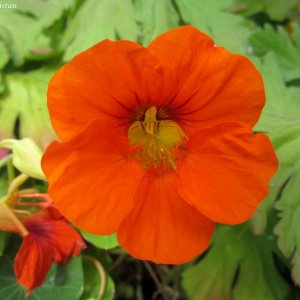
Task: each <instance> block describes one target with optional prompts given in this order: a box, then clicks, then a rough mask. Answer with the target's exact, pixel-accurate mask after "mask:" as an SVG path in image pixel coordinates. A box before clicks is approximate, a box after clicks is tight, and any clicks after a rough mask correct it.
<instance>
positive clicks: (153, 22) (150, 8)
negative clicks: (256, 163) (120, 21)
mask: <svg viewBox="0 0 300 300" xmlns="http://www.w3.org/2000/svg"><path fill="white" fill-rule="evenodd" d="M135 3H136V10H137V19H138V21H139V23H140V24H141V28H142V41H141V42H142V43H143V44H144V45H148V44H149V43H150V42H151V41H152V40H153V39H154V38H155V37H157V36H158V35H160V34H162V33H164V32H165V31H167V30H169V29H171V28H175V27H177V26H178V25H179V16H178V14H177V12H176V10H175V8H174V6H173V4H172V1H171V0H165V1H161V0H148V1H143V0H137V1H136V2H135Z"/></svg>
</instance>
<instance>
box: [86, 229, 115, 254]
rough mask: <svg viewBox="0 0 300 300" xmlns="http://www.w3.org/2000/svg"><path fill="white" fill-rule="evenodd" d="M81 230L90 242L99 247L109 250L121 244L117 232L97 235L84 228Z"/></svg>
mask: <svg viewBox="0 0 300 300" xmlns="http://www.w3.org/2000/svg"><path fill="white" fill-rule="evenodd" d="M80 232H81V234H82V236H83V237H84V238H85V239H86V240H87V241H88V242H90V243H91V244H93V245H94V246H96V247H98V248H102V249H105V250H109V249H112V248H115V247H118V246H119V243H118V240H117V236H116V234H115V233H113V234H111V235H96V234H92V233H89V232H86V231H83V230H81V231H80Z"/></svg>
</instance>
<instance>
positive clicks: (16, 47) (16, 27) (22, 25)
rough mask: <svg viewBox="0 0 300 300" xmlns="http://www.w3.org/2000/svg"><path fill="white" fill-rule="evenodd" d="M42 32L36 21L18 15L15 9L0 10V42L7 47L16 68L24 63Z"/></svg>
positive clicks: (39, 23) (39, 24)
mask: <svg viewBox="0 0 300 300" xmlns="http://www.w3.org/2000/svg"><path fill="white" fill-rule="evenodd" d="M42 30H43V28H42V24H41V22H39V21H38V20H36V19H34V18H32V17H30V16H27V15H24V14H20V13H18V11H17V10H16V9H0V40H3V41H4V43H5V44H6V45H7V46H8V49H9V52H10V54H11V58H12V60H13V62H14V64H15V65H16V66H20V65H22V64H23V63H24V60H25V57H26V56H27V55H28V54H29V53H30V51H31V49H33V48H34V45H35V42H36V39H37V37H38V35H39V34H40V33H41V32H42Z"/></svg>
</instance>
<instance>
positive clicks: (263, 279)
mask: <svg viewBox="0 0 300 300" xmlns="http://www.w3.org/2000/svg"><path fill="white" fill-rule="evenodd" d="M272 246H273V245H272V244H270V243H268V242H267V241H266V239H264V238H262V237H255V236H254V235H253V234H252V233H251V232H250V231H249V229H248V227H247V224H244V225H240V226H231V227H229V226H224V225H223V226H219V227H218V228H217V231H216V232H215V234H214V241H213V245H212V247H211V249H210V250H209V251H208V253H207V255H206V256H205V257H204V258H203V259H202V260H201V261H200V262H199V263H198V264H196V265H195V266H193V267H191V268H189V269H188V270H186V271H185V272H184V274H183V275H184V276H183V286H184V288H185V291H186V293H187V295H188V297H189V299H192V300H202V299H203V300H207V299H216V300H224V299H231V298H233V299H239V300H249V299H255V300H277V299H278V300H279V299H280V300H281V299H285V297H286V296H287V293H288V286H287V284H286V282H285V281H284V279H283V278H282V277H281V276H280V274H279V273H278V271H277V269H276V267H275V265H274V262H273V258H272V252H273V248H272ZM232 287H233V291H232ZM254 287H255V288H254Z"/></svg>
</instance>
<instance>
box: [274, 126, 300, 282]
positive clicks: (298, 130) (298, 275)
mask: <svg viewBox="0 0 300 300" xmlns="http://www.w3.org/2000/svg"><path fill="white" fill-rule="evenodd" d="M273 141H274V145H275V147H276V148H277V155H278V158H279V159H280V162H281V165H280V169H279V172H278V173H277V175H276V176H275V177H276V180H277V181H278V182H279V183H278V186H279V187H281V189H280V193H279V192H278V197H279V200H278V201H277V202H276V208H277V209H278V210H279V211H280V214H279V217H280V220H279V222H278V224H277V225H276V227H275V229H274V232H275V234H276V235H278V247H279V249H280V250H281V251H282V253H283V254H284V255H285V256H286V257H287V258H291V263H292V266H293V267H292V276H293V279H294V281H295V282H296V283H297V284H300V235H299V230H298V228H299V225H300V197H299V195H300V193H299V191H300V122H299V123H298V124H297V125H294V126H290V127H287V128H284V129H283V130H282V131H280V132H277V133H276V135H275V136H274V138H273Z"/></svg>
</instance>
